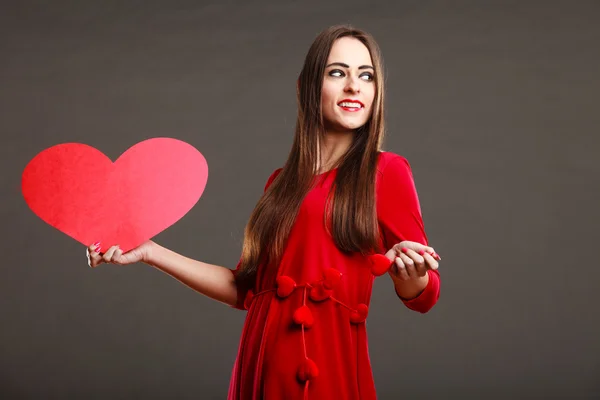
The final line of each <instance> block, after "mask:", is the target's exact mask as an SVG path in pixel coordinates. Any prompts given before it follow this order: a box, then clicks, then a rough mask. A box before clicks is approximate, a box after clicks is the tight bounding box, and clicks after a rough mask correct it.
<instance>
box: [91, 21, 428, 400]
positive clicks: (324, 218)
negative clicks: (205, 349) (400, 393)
mask: <svg viewBox="0 0 600 400" xmlns="http://www.w3.org/2000/svg"><path fill="white" fill-rule="evenodd" d="M297 87H298V120H297V124H296V134H295V140H294V143H293V147H292V150H291V152H290V155H289V157H288V160H287V162H286V163H285V165H284V166H283V168H280V169H278V170H276V171H275V172H274V173H273V174H272V175H271V176H270V177H269V179H268V181H267V184H266V187H265V192H264V194H263V196H262V198H261V199H260V200H259V202H258V204H257V205H256V208H255V209H254V211H253V213H252V215H251V217H250V220H249V222H248V225H247V226H246V230H245V236H244V245H243V251H242V257H241V260H240V262H239V264H238V265H237V267H236V268H235V269H234V270H231V269H228V268H224V267H220V266H216V265H211V264H206V263H202V262H199V261H195V260H192V259H189V258H186V257H184V256H182V255H179V254H177V253H174V252H172V251H170V250H168V249H166V248H164V247H161V246H159V245H158V244H156V243H154V242H152V241H149V242H147V243H144V244H143V245H141V246H140V247H138V248H136V249H133V250H131V251H129V252H128V253H125V254H123V253H122V251H121V250H120V249H119V248H118V246H112V247H110V248H109V249H108V250H106V252H104V253H102V250H101V248H100V247H99V243H95V244H94V245H92V246H90V248H89V249H88V257H89V260H90V266H92V267H95V266H97V265H98V264H100V263H102V262H110V263H114V264H120V265H123V264H130V263H133V262H138V261H142V262H145V263H147V264H149V265H151V266H154V267H156V268H158V269H160V270H161V271H164V272H166V273H168V274H170V275H171V276H173V277H175V278H176V279H178V280H180V281H181V282H183V283H185V284H186V285H188V286H190V287H192V288H193V289H195V290H197V291H198V292H200V293H202V294H204V295H206V296H209V297H211V298H213V299H215V300H218V301H221V302H223V303H226V304H229V305H231V306H232V307H235V308H238V309H243V310H248V314H247V317H246V321H245V324H244V329H243V332H242V337H241V341H240V347H239V352H238V357H237V360H236V363H235V366H234V369H233V375H232V378H231V383H230V388H229V399H300V398H311V399H375V398H376V394H375V387H374V384H373V377H372V372H371V365H370V362H369V354H368V348H367V334H366V327H365V319H366V317H367V314H368V305H369V300H370V297H371V290H372V283H373V279H374V277H375V276H376V275H381V274H383V273H385V272H388V274H389V275H390V276H391V278H392V281H393V282H394V289H395V291H396V293H397V295H398V297H399V298H400V300H401V301H402V302H403V303H404V304H405V305H406V306H407V307H408V308H410V309H412V310H416V311H419V312H423V313H424V312H427V311H428V310H429V309H430V308H431V307H433V305H434V304H435V303H436V302H437V299H438V297H439V288H440V279H439V274H438V272H437V268H438V261H439V260H440V257H439V255H437V254H436V252H435V251H434V250H433V248H431V247H429V246H428V245H427V237H426V235H425V231H424V228H423V221H422V218H421V210H420V206H419V201H418V197H417V193H416V190H415V186H414V182H413V178H412V174H411V170H410V166H409V164H408V162H407V161H406V159H405V158H403V157H401V156H399V155H396V154H393V153H388V152H381V151H380V150H379V149H380V145H381V142H382V139H383V134H384V121H383V110H384V107H383V103H384V88H383V71H382V63H381V56H380V53H379V49H378V46H377V44H376V43H375V41H374V40H373V38H372V37H371V36H370V35H368V34H367V33H365V32H362V31H360V30H356V29H353V28H350V27H345V26H334V27H331V28H329V29H327V30H325V31H324V32H322V33H321V34H320V35H319V36H318V37H317V38H316V39H315V41H314V43H313V44H312V46H311V48H310V49H309V51H308V54H307V56H306V59H305V63H304V67H303V69H302V71H301V73H300V76H299V78H298V83H297ZM382 254H385V256H383V255H382Z"/></svg>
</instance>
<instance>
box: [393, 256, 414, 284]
mask: <svg viewBox="0 0 600 400" xmlns="http://www.w3.org/2000/svg"><path fill="white" fill-rule="evenodd" d="M392 269H393V270H394V273H395V274H396V276H397V277H398V278H400V279H401V280H403V281H407V280H409V279H410V276H408V272H407V271H406V266H405V265H404V262H403V261H402V259H401V258H400V257H396V258H395V259H394V265H393V267H392Z"/></svg>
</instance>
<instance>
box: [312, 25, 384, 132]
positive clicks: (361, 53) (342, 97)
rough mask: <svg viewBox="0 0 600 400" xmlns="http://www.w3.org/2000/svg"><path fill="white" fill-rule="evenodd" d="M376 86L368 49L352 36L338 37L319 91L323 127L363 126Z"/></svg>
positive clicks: (345, 128) (336, 129)
mask: <svg viewBox="0 0 600 400" xmlns="http://www.w3.org/2000/svg"><path fill="white" fill-rule="evenodd" d="M375 89H376V87H375V71H374V69H373V62H372V60H371V55H370V54H369V49H367V47H366V46H365V45H364V44H363V43H362V42H361V41H360V40H358V39H355V38H353V37H343V38H340V39H337V40H336V41H335V42H334V43H333V46H332V47H331V52H330V53H329V58H328V59H327V64H326V67H325V77H324V78H323V90H322V92H321V112H322V113H323V119H324V122H325V129H326V130H327V131H329V132H346V131H351V130H354V129H356V128H360V127H361V126H363V125H364V124H365V123H366V122H367V121H368V119H369V117H370V116H371V106H372V105H373V99H374V97H375Z"/></svg>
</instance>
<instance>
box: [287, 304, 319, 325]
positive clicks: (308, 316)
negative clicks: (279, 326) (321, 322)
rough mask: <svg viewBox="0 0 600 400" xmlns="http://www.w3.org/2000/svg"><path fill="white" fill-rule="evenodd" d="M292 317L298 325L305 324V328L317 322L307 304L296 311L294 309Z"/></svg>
mask: <svg viewBox="0 0 600 400" xmlns="http://www.w3.org/2000/svg"><path fill="white" fill-rule="evenodd" d="M292 319H293V320H294V322H295V323H297V324H298V325H304V327H305V328H310V327H312V326H313V324H314V323H315V319H314V318H313V315H312V312H311V311H310V308H308V306H306V305H304V306H301V307H299V308H297V309H296V311H294V315H293V316H292Z"/></svg>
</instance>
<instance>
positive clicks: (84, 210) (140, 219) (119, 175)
mask: <svg viewBox="0 0 600 400" xmlns="http://www.w3.org/2000/svg"><path fill="white" fill-rule="evenodd" d="M207 179H208V165H207V163H206V160H205V158H204V156H203V155H202V154H201V153H200V152H199V151H198V150H196V149H195V148H194V147H193V146H191V145H189V144H187V143H185V142H182V141H180V140H176V139H171V138H153V139H148V140H144V141H143V142H140V143H137V144H136V145H134V146H132V147H130V148H129V149H128V150H127V151H125V153H123V154H122V155H121V156H120V157H119V158H118V159H117V161H115V162H114V163H113V162H112V161H111V160H110V159H109V158H108V157H106V156H105V155H104V154H103V153H102V152H100V151H99V150H97V149H95V148H93V147H91V146H88V145H86V144H81V143H66V144H59V145H56V146H53V147H50V148H48V149H46V150H43V151H42V152H40V153H39V154H37V155H36V156H35V157H34V158H33V159H32V160H31V161H30V162H29V163H28V164H27V166H26V167H25V170H24V171H23V175H22V179H21V188H22V192H23V197H24V198H25V201H26V203H27V205H28V206H29V208H31V210H32V211H33V212H34V213H35V214H36V215H37V216H38V217H40V218H41V219H42V220H44V221H45V222H46V223H48V224H49V225H51V226H53V227H55V228H56V229H58V230H60V231H61V232H63V233H65V234H67V235H69V236H71V237H72V238H73V239H75V240H77V241H78V242H80V243H82V244H84V245H85V246H89V245H90V244H92V243H94V242H96V241H100V242H101V243H102V244H101V246H102V249H104V250H106V249H108V248H109V247H110V246H112V245H115V244H118V245H120V247H121V250H123V251H124V252H126V251H128V250H131V249H132V248H135V247H137V246H139V245H140V244H142V243H144V242H145V241H147V240H149V239H151V238H152V237H153V236H155V235H157V234H158V233H160V232H162V231H163V230H165V229H167V228H168V227H169V226H171V225H173V224H174V223H175V222H177V221H178V220H179V219H181V218H182V217H183V216H184V215H185V214H187V212H188V211H189V210H190V209H191V208H192V207H193V206H194V205H195V204H196V202H197V201H198V200H199V199H200V196H201V195H202V193H203V191H204V188H205V187H206V181H207Z"/></svg>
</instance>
